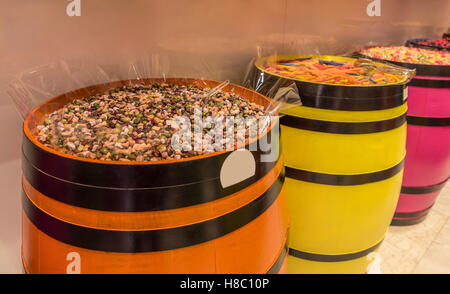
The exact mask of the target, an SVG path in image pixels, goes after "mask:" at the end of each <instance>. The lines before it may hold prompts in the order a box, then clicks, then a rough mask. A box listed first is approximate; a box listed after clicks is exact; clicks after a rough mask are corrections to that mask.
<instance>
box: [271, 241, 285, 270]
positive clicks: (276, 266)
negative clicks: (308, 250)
mask: <svg viewBox="0 0 450 294" xmlns="http://www.w3.org/2000/svg"><path fill="white" fill-rule="evenodd" d="M287 252H288V246H287V243H286V244H284V246H283V250H281V253H280V255H279V256H278V258H277V260H276V261H275V263H274V264H273V265H272V267H271V268H270V269H269V270H268V271H267V273H266V274H278V273H279V272H280V270H281V267H282V266H283V263H284V261H285V259H286V255H287Z"/></svg>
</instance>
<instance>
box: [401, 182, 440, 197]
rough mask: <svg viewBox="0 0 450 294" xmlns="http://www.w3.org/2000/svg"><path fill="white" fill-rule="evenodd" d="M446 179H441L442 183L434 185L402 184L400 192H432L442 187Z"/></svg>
mask: <svg viewBox="0 0 450 294" xmlns="http://www.w3.org/2000/svg"><path fill="white" fill-rule="evenodd" d="M447 180H448V179H447ZM447 180H445V181H443V182H442V183H439V184H436V185H432V186H425V187H406V186H403V187H402V191H401V193H403V194H428V193H433V192H436V191H439V190H441V189H442V188H444V186H445V183H447Z"/></svg>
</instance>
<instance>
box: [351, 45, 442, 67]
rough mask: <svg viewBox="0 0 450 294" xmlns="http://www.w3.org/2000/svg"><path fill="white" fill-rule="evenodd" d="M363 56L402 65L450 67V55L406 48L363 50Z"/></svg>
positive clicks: (385, 47)
mask: <svg viewBox="0 0 450 294" xmlns="http://www.w3.org/2000/svg"><path fill="white" fill-rule="evenodd" d="M359 53H360V54H362V55H365V56H368V57H372V58H376V59H381V60H386V61H395V62H400V63H412V64H425V65H450V53H448V52H445V51H437V50H431V49H423V48H412V47H405V46H378V47H370V48H366V49H363V50H361V51H360V52H359Z"/></svg>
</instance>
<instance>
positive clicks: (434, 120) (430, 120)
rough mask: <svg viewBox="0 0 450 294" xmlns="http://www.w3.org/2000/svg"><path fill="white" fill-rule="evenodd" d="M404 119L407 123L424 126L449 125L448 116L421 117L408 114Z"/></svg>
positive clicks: (449, 118) (449, 119)
mask: <svg viewBox="0 0 450 294" xmlns="http://www.w3.org/2000/svg"><path fill="white" fill-rule="evenodd" d="M406 120H407V122H408V124H409V125H414V126H424V127H448V126H450V117H422V116H411V115H408V116H407V117H406Z"/></svg>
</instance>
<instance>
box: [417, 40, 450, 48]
mask: <svg viewBox="0 0 450 294" xmlns="http://www.w3.org/2000/svg"><path fill="white" fill-rule="evenodd" d="M411 43H413V44H414V43H417V44H419V45H425V46H430V47H436V48H438V49H448V48H450V39H449V38H442V39H436V40H417V41H412V42H411Z"/></svg>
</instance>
